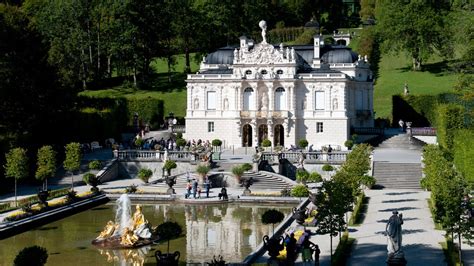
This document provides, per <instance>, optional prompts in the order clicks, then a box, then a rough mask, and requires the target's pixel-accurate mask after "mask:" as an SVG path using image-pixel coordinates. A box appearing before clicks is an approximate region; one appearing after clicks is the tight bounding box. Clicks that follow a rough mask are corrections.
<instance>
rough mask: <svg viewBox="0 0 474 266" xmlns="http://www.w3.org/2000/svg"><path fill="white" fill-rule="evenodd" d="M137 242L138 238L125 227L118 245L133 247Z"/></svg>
mask: <svg viewBox="0 0 474 266" xmlns="http://www.w3.org/2000/svg"><path fill="white" fill-rule="evenodd" d="M137 241H138V236H136V235H135V234H134V233H133V230H130V228H129V227H125V230H124V232H123V235H122V237H121V238H120V244H121V245H124V246H133V245H134V244H135V242H137Z"/></svg>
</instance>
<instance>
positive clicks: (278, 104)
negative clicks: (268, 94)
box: [275, 87, 286, 111]
mask: <svg viewBox="0 0 474 266" xmlns="http://www.w3.org/2000/svg"><path fill="white" fill-rule="evenodd" d="M285 109H286V92H285V89H284V88H282V87H279V88H277V89H276V90H275V110H276V111H280V110H285Z"/></svg>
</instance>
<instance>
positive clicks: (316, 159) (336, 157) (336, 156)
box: [262, 151, 349, 164]
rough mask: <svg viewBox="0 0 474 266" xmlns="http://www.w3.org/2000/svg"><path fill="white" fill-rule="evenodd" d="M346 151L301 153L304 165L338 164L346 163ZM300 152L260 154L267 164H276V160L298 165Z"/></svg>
mask: <svg viewBox="0 0 474 266" xmlns="http://www.w3.org/2000/svg"><path fill="white" fill-rule="evenodd" d="M348 153H349V152H348V151H332V152H329V153H328V152H323V151H316V152H303V154H304V155H305V157H306V159H305V160H304V162H305V163H309V164H311V163H314V164H317V163H335V164H340V163H343V162H345V161H346V157H347V154H348ZM299 156H300V152H287V151H285V152H281V153H275V152H273V153H271V152H264V153H263V154H262V160H267V161H269V162H278V159H286V160H288V161H289V162H291V163H298V161H299Z"/></svg>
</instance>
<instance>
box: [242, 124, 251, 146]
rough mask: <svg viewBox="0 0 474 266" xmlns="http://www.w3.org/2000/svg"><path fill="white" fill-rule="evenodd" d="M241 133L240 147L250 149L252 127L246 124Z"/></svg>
mask: <svg viewBox="0 0 474 266" xmlns="http://www.w3.org/2000/svg"><path fill="white" fill-rule="evenodd" d="M242 131H243V134H242V147H252V126H251V125H249V124H246V125H244V127H243V128H242Z"/></svg>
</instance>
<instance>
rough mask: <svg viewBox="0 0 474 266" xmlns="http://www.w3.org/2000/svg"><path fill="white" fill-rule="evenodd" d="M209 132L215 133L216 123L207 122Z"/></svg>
mask: <svg viewBox="0 0 474 266" xmlns="http://www.w3.org/2000/svg"><path fill="white" fill-rule="evenodd" d="M207 132H214V122H207Z"/></svg>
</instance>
